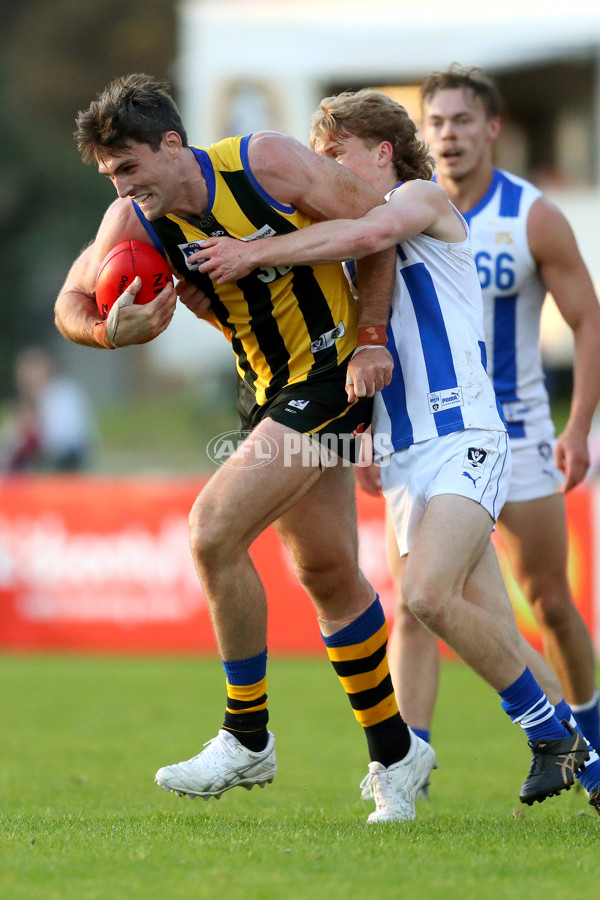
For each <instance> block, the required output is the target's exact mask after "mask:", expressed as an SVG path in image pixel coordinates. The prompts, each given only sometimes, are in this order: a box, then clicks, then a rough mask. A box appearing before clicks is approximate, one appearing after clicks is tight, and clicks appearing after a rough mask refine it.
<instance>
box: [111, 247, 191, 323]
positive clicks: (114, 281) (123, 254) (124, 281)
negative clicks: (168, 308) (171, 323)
mask: <svg viewBox="0 0 600 900" xmlns="http://www.w3.org/2000/svg"><path fill="white" fill-rule="evenodd" d="M136 275H139V276H140V278H141V279H142V286H141V288H140V289H139V291H138V293H137V295H136V298H135V302H136V303H149V302H150V300H154V298H155V297H156V295H157V294H160V292H161V291H162V289H163V288H164V287H165V286H166V285H167V284H168V283H169V281H171V283H172V281H173V279H172V276H171V270H170V269H169V265H168V263H167V260H166V259H165V257H164V256H163V255H162V253H159V252H158V250H156V249H155V248H154V247H153V246H152V245H151V244H144V243H143V242H142V241H123V242H122V243H121V244H117V246H116V247H113V248H112V250H111V251H110V253H109V254H108V255H107V256H106V257H105V258H104V260H103V262H102V265H101V266H100V270H99V272H98V277H97V279H96V303H97V304H98V309H99V310H100V312H101V314H102V318H103V319H106V317H107V316H108V314H109V312H110V309H111V307H112V305H113V303H114V302H115V300H117V299H118V298H119V297H120V296H121V294H122V293H123V292H124V291H126V290H127V288H128V287H129V285H130V284H131V282H132V281H133V279H134V278H135V276H136Z"/></svg>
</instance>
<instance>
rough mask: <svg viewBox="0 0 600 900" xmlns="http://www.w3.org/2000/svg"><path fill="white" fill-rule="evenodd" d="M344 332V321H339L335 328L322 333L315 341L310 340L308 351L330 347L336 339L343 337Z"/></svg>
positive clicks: (316, 351)
mask: <svg viewBox="0 0 600 900" xmlns="http://www.w3.org/2000/svg"><path fill="white" fill-rule="evenodd" d="M345 334H346V329H345V328H344V323H343V322H340V323H339V325H338V326H337V327H336V328H332V329H331V331H326V332H325V334H322V335H321V336H320V337H318V338H317V339H316V340H315V341H312V342H311V345H310V352H311V353H318V352H319V350H326V349H327V348H328V347H332V346H333V344H335V342H336V341H337V339H338V338H341V337H344V335H345Z"/></svg>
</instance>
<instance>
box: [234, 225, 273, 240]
mask: <svg viewBox="0 0 600 900" xmlns="http://www.w3.org/2000/svg"><path fill="white" fill-rule="evenodd" d="M275 234H277V232H276V231H275V229H274V228H271V226H270V225H263V227H262V228H259V229H258V231H254V232H253V233H252V234H249V235H248V236H247V237H243V238H242V240H243V241H259V240H260V239H261V238H266V237H273V235H275Z"/></svg>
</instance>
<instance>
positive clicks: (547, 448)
mask: <svg viewBox="0 0 600 900" xmlns="http://www.w3.org/2000/svg"><path fill="white" fill-rule="evenodd" d="M538 453H539V454H540V456H541V457H542V459H545V460H548V459H550V458H551V456H552V445H551V444H549V443H548V441H540V443H539V444H538Z"/></svg>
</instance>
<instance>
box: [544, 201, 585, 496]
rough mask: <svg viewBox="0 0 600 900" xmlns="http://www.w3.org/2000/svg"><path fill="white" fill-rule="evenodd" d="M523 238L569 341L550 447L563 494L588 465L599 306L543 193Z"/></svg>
mask: <svg viewBox="0 0 600 900" xmlns="http://www.w3.org/2000/svg"><path fill="white" fill-rule="evenodd" d="M527 237H528V241H529V248H530V250H531V254H532V256H533V258H534V260H535V262H536V263H537V266H538V269H539V273H540V277H541V279H542V281H543V283H544V285H545V286H546V288H547V289H548V290H549V291H550V293H551V294H552V296H553V298H554V301H555V303H556V305H557V307H558V309H559V311H560V313H561V315H562V317H563V318H564V320H565V321H566V323H567V324H568V325H569V327H570V328H571V330H572V331H573V336H574V339H575V359H574V364H573V394H572V398H571V412H570V415H569V420H568V422H567V425H566V426H565V429H564V431H563V433H562V434H561V435H560V437H559V438H558V441H557V445H556V449H555V457H556V461H557V464H558V466H559V467H560V468H561V469H563V471H564V472H565V484H564V487H563V490H564V491H565V492H566V491H568V490H569V489H570V488H572V487H574V486H575V485H576V484H578V483H579V482H580V481H581V480H582V479H583V478H584V477H585V475H586V473H587V470H588V468H589V451H588V446H587V438H588V434H589V431H590V427H591V423H592V417H593V415H594V412H595V410H596V407H597V405H598V402H599V400H600V354H599V353H598V347H599V346H600V306H599V305H598V298H597V297H596V293H595V291H594V286H593V284H592V280H591V278H590V275H589V272H588V270H587V268H586V265H585V263H584V261H583V259H582V257H581V254H580V252H579V248H578V246H577V242H576V240H575V236H574V234H573V231H572V229H571V226H570V225H569V223H568V222H567V220H566V218H565V217H564V215H563V214H562V213H561V212H560V210H558V209H557V208H556V207H555V206H554V205H553V204H551V203H549V202H548V201H547V200H546V199H545V198H543V197H540V198H539V199H538V200H536V201H535V203H534V204H533V206H532V207H531V210H530V212H529V217H528V220H527Z"/></svg>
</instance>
